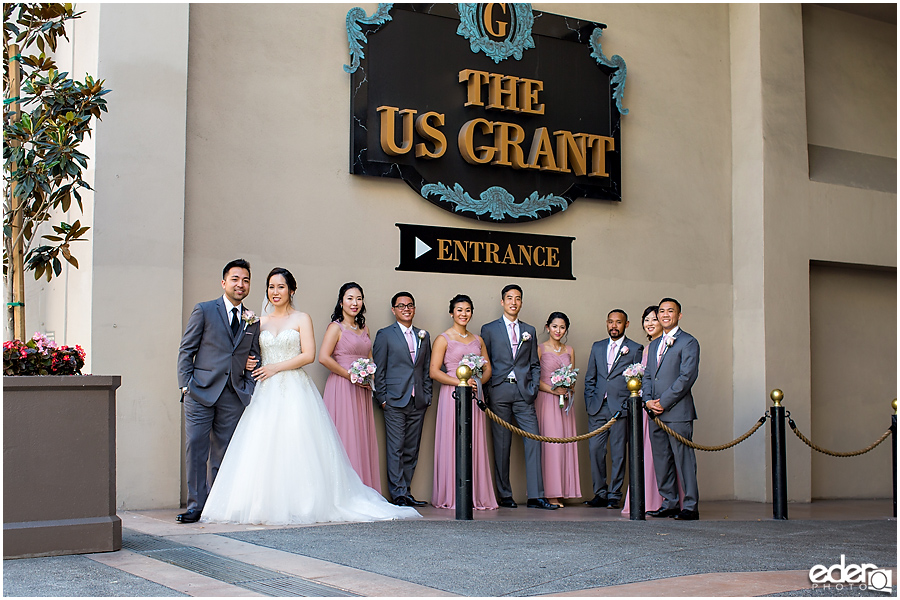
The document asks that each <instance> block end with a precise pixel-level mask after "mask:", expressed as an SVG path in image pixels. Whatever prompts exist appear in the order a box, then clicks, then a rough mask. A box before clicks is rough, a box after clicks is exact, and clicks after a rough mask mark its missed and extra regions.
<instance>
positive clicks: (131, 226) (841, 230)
mask: <svg viewBox="0 0 900 600" xmlns="http://www.w3.org/2000/svg"><path fill="white" fill-rule="evenodd" d="M351 6H352V5H350V4H334V5H331V4H278V5H273V4H268V5H266V4H263V5H253V6H252V7H250V6H249V5H241V4H220V5H216V4H195V5H190V6H188V5H185V4H174V5H115V4H113V5H107V4H103V5H86V6H82V8H88V10H89V17H88V20H87V21H85V24H84V28H83V31H84V32H85V33H84V36H83V37H82V38H81V42H78V41H76V44H75V47H76V50H77V51H76V52H75V53H74V55H75V56H76V57H78V56H82V57H83V58H82V59H76V60H83V61H86V62H84V63H82V64H85V65H88V66H85V70H91V71H92V72H93V71H94V70H96V71H97V74H98V75H99V76H100V77H105V78H106V79H107V85H108V87H110V88H111V89H113V90H114V91H113V93H112V94H110V96H109V100H110V114H109V115H108V116H105V117H104V120H103V122H102V123H101V124H100V125H99V126H98V128H97V134H96V145H97V151H96V164H95V167H96V173H95V181H94V186H95V188H96V189H97V192H96V202H95V206H94V214H93V217H92V224H93V227H94V229H93V230H92V234H93V235H92V238H91V239H92V242H91V244H90V248H88V249H87V251H88V256H91V253H92V258H91V259H90V260H89V261H87V262H90V264H84V262H85V261H82V262H83V266H82V270H81V271H80V272H78V273H77V274H76V273H74V272H73V271H71V270H68V269H67V276H68V277H69V279H68V284H65V282H64V280H60V282H59V283H55V284H53V285H52V286H50V287H46V289H44V290H43V291H41V290H40V289H39V287H38V288H35V287H32V288H30V292H29V294H31V295H32V297H31V298H30V299H29V302H30V303H32V304H34V305H36V306H37V307H39V308H36V309H35V310H34V311H31V312H29V328H30V329H31V328H33V329H43V330H54V331H61V330H65V331H67V332H68V333H67V337H66V341H67V342H68V343H81V344H83V345H86V347H87V348H88V352H89V360H90V367H91V370H92V371H93V372H95V373H117V374H121V375H122V376H123V385H122V388H121V389H120V391H119V401H118V407H119V421H118V426H119V442H118V483H119V485H118V495H119V500H118V504H119V506H120V507H123V508H162V507H174V506H176V505H177V504H178V502H179V498H180V493H181V470H182V466H181V452H180V445H181V427H182V425H181V408H180V405H179V404H178V402H177V392H176V389H177V381H176V376H175V358H176V354H177V348H178V343H179V339H180V336H181V332H182V330H183V327H184V323H185V321H186V319H187V316H188V314H189V313H190V311H191V309H192V307H193V305H194V304H195V303H196V302H198V301H202V300H207V299H211V298H214V297H216V296H218V295H220V294H221V287H220V285H219V281H220V273H221V268H222V266H223V264H224V263H225V262H227V261H228V260H230V259H232V258H235V257H237V256H243V257H244V258H247V259H248V260H250V261H251V263H252V265H253V269H254V284H253V288H252V293H251V295H250V298H249V300H248V304H249V305H250V306H251V307H252V308H256V307H259V306H260V305H261V304H262V300H263V282H264V278H265V274H266V272H267V271H268V270H269V269H270V268H271V267H273V266H275V265H279V266H284V267H287V268H289V269H291V270H292V271H293V272H294V274H295V275H296V276H297V279H298V281H299V282H300V290H299V292H298V294H297V296H296V298H295V303H296V305H297V307H298V308H299V309H300V310H304V311H306V312H308V313H310V314H311V316H312V318H313V321H314V323H315V327H316V334H317V335H316V339H317V341H318V342H321V339H322V335H323V334H324V329H325V326H326V325H327V323H328V317H329V315H330V314H331V309H332V308H333V306H334V302H335V295H336V293H337V289H338V287H339V286H340V284H341V283H343V282H345V281H349V280H351V279H352V280H356V281H358V282H359V283H360V284H362V285H363V287H364V288H365V291H366V298H367V304H368V308H369V312H368V318H369V326H370V329H371V330H372V333H373V335H374V332H375V330H377V329H378V328H380V327H383V326H385V325H387V324H389V323H390V322H391V315H390V312H389V310H388V306H387V305H388V302H389V299H390V297H391V295H392V294H393V293H394V292H395V291H398V290H400V289H408V290H410V291H412V292H413V293H414V294H415V295H416V299H417V304H418V307H419V308H418V315H417V319H416V323H417V325H419V326H420V327H424V328H426V329H428V330H429V331H431V333H432V335H433V336H434V335H437V334H438V333H439V332H441V331H443V330H444V329H446V328H447V327H448V326H449V323H450V320H449V316H448V315H447V313H446V311H447V301H448V299H449V298H450V297H452V296H453V295H454V294H456V293H459V292H462V293H468V294H469V295H471V296H472V297H473V299H474V302H475V309H476V316H475V319H474V322H473V325H474V326H475V327H476V328H477V327H480V325H481V324H482V323H484V322H487V321H489V320H492V319H495V318H497V317H498V316H499V314H500V307H499V297H498V296H499V290H500V288H501V287H502V286H503V285H504V284H505V283H507V282H508V280H507V279H505V278H496V277H482V276H468V275H439V274H433V273H408V272H398V271H396V270H395V269H394V267H396V265H397V263H398V261H399V256H398V254H399V253H398V245H399V244H398V242H399V234H398V230H397V228H396V227H395V225H394V224H395V223H398V222H403V223H417V224H423V225H442V226H450V227H460V228H474V229H491V230H504V231H516V232H529V233H545V234H552V235H567V236H574V237H575V238H576V240H575V242H574V246H573V249H574V274H575V276H576V277H577V279H576V280H575V281H547V280H530V279H523V280H519V281H518V283H519V284H521V285H522V286H523V288H524V290H525V305H524V309H523V312H522V318H523V319H524V320H525V321H527V322H529V323H531V324H533V325H536V326H538V327H540V326H541V325H542V324H543V322H544V320H545V319H546V316H547V314H549V313H550V312H551V311H553V310H563V311H565V312H566V313H568V315H569V316H570V318H571V320H572V331H571V334H570V336H569V341H570V343H571V344H572V345H573V346H574V347H575V350H576V354H577V365H576V366H579V367H581V368H582V373H583V372H584V367H585V365H586V361H587V354H588V351H589V349H590V345H591V343H592V342H593V341H595V340H598V339H602V338H604V337H605V336H606V332H605V326H604V321H605V316H606V313H607V312H608V310H609V309H611V308H613V307H621V308H624V309H626V310H627V311H628V312H629V313H630V315H631V326H630V328H629V330H628V334H629V336H630V337H632V338H634V339H638V340H643V338H642V336H641V332H640V323H639V320H640V313H641V311H642V310H643V308H644V307H645V306H646V305H648V304H651V303H655V302H656V301H658V300H659V298H660V297H661V296H663V295H672V296H675V297H677V298H679V299H680V300H681V301H682V303H683V305H684V319H683V321H682V324H683V325H684V328H685V329H686V330H688V331H690V332H691V333H693V334H694V335H696V336H697V338H698V339H699V340H700V344H701V347H702V359H701V367H700V379H699V380H698V383H697V385H696V386H695V394H694V396H695V399H696V403H697V409H698V413H699V420H698V421H697V423H696V425H695V436H694V437H695V440H697V441H699V442H701V443H706V444H716V443H720V442H724V441H727V440H730V439H731V438H733V437H735V436H736V435H738V434H740V433H743V432H744V431H746V429H748V428H749V427H750V425H751V424H752V423H753V422H754V421H755V420H756V419H757V418H758V417H759V416H760V415H761V414H762V413H763V412H765V411H766V410H767V408H768V406H769V404H770V403H769V401H768V398H767V396H768V392H769V391H770V390H771V389H772V388H775V387H779V388H781V389H783V390H784V391H785V394H786V396H785V403H786V405H787V406H788V408H789V409H790V410H791V411H792V414H793V416H794V418H795V419H796V420H797V422H798V425H800V426H801V427H803V426H804V424H805V425H806V430H809V429H810V427H809V424H810V420H811V416H812V410H813V409H812V404H811V389H812V388H813V387H814V386H813V385H812V384H811V378H812V377H813V367H812V365H811V359H810V344H811V343H812V338H811V329H810V318H811V308H810V305H811V292H810V261H811V260H818V261H831V262H838V263H859V264H864V265H876V266H881V267H888V268H895V267H896V194H890V193H885V192H876V191H871V190H866V189H859V188H848V187H844V186H839V185H833V184H825V183H819V182H811V181H809V175H808V165H807V160H806V155H807V144H819V145H827V146H829V147H832V148H838V149H841V150H852V151H854V152H863V153H868V154H872V155H880V156H883V157H895V156H896V152H895V151H894V152H891V151H890V150H891V149H893V148H895V146H896V131H895V130H896V116H895V113H896V75H895V70H896V58H895V49H894V51H893V52H890V53H888V54H889V56H888V57H887V58H885V59H883V60H881V61H879V60H878V59H879V58H880V57H882V50H883V48H882V46H883V45H884V44H887V43H888V42H889V41H890V40H893V41H894V48H895V47H896V41H895V40H896V26H887V25H885V24H884V23H880V22H876V21H871V20H870V19H865V18H863V17H857V16H854V15H850V14H847V13H840V14H839V15H838V16H837V18H835V15H833V14H831V13H833V12H834V11H833V9H826V8H823V7H817V6H806V7H803V8H801V7H800V5H796V4H794V5H790V4H771V5H770V4H765V5H757V4H739V5H723V4H702V5H701V4H681V5H668V4H664V5H652V4H605V5H600V4H574V3H573V4H547V5H542V4H536V5H535V8H536V9H538V10H541V9H546V10H548V11H550V12H554V13H558V14H566V15H571V16H573V17H580V18H584V19H590V20H596V21H601V22H604V23H607V24H608V26H609V28H608V29H607V30H606V31H605V33H604V36H603V49H604V52H605V53H606V54H607V55H612V54H620V55H621V56H623V57H624V58H625V60H626V61H627V64H628V73H629V75H628V80H627V84H626V90H625V101H624V104H625V106H626V107H627V108H629V109H630V111H631V112H630V114H628V115H627V116H625V117H623V119H622V127H623V135H622V145H623V183H622V188H623V193H624V200H623V202H621V203H612V202H604V201H597V200H587V199H580V200H578V201H577V202H576V203H574V204H573V205H572V206H571V207H570V208H569V209H568V210H567V211H565V212H563V213H559V214H557V215H554V216H552V217H549V218H546V219H543V220H540V221H538V222H534V223H528V224H520V225H500V224H496V225H495V224H490V223H481V222H476V221H472V220H468V219H464V218H461V217H458V216H455V215H453V214H451V213H448V212H445V211H443V210H441V209H439V208H437V207H435V206H434V205H432V204H430V203H429V202H427V201H425V200H423V199H421V198H420V197H418V196H417V195H416V194H415V193H414V192H413V191H412V190H411V189H410V188H409V187H408V186H407V185H406V184H405V183H403V182H402V181H400V180H388V179H385V180H381V179H374V178H364V177H357V176H352V175H350V174H349V172H348V170H349V169H348V163H349V157H348V153H349V151H348V138H349V135H348V130H349V112H350V111H349V102H350V91H349V86H350V77H349V76H348V75H347V74H346V73H345V72H344V71H343V69H342V68H341V65H343V64H345V63H348V62H349V56H348V46H347V38H346V30H345V17H346V13H347V11H348V10H349V9H350V8H351ZM362 6H363V7H364V8H365V9H366V11H367V12H368V13H369V14H371V13H372V12H373V11H374V10H375V7H376V5H375V4H374V3H368V4H364V5H362ZM841 22H842V23H846V25H847V26H846V27H836V26H835V24H836V23H841ZM91 28H93V29H91ZM869 32H874V33H873V34H872V35H869ZM85 38H86V39H85ZM869 38H871V39H869ZM268 40H277V43H275V42H268ZM91 44H93V45H91ZM830 44H835V45H836V46H837V47H838V48H840V49H843V50H842V51H843V52H845V53H851V54H852V53H856V54H857V55H864V56H867V57H869V59H867V60H865V61H863V62H862V63H859V62H857V63H853V62H852V61H851V62H849V63H847V62H842V61H838V65H837V68H836V69H832V70H829V71H827V75H828V78H833V77H837V78H838V80H837V83H836V84H835V83H834V82H832V81H831V80H830V79H827V78H824V77H823V75H824V74H826V72H825V71H823V70H822V68H821V65H823V64H828V61H829V60H830V59H829V58H828V57H829V56H831V54H829V53H828V52H832V49H831V48H829V45H830ZM826 51H827V52H826ZM92 56H93V57H92ZM92 61H93V62H92ZM885 61H886V62H887V63H890V64H887V65H885ZM891 61H893V62H891ZM76 64H78V63H77V62H76ZM92 64H94V65H96V69H92V68H91V67H90V65H92ZM891 65H893V67H891ZM886 69H887V71H888V72H889V73H890V74H891V75H892V76H893V79H892V80H891V81H889V82H884V81H882V82H877V81H873V79H877V78H884V77H885V75H884V72H885V70H886ZM854 86H856V88H859V86H862V88H863V89H865V90H867V93H869V98H870V100H871V101H872V102H874V103H876V104H877V105H878V106H877V110H859V107H858V105H857V104H854V103H853V102H852V100H853V99H852V98H844V97H840V98H838V97H834V94H835V93H836V92H835V90H834V88H835V87H837V88H839V89H841V90H847V92H846V93H853V92H852V90H854V89H856V88H854ZM811 95H812V96H813V97H811ZM886 105H888V106H887V107H886ZM847 111H852V115H848V114H847ZM886 115H887V116H886ZM848 116H852V119H853V120H854V123H855V129H853V131H849V130H844V129H841V128H840V127H832V125H831V124H830V120H846V119H847V117H848ZM891 135H893V141H892V139H891ZM89 210H90V207H89ZM81 256H82V255H79V258H80V257H81ZM824 289H828V288H827V286H826V287H825V288H824ZM35 290H37V292H40V293H35ZM38 297H39V298H40V299H38ZM851 301H852V299H851V300H848V302H851ZM32 319H34V321H32ZM66 319H67V321H66ZM51 328H53V329H51ZM75 334H77V335H75ZM58 338H59V336H58ZM543 339H545V338H544V337H543V336H542V337H541V340H543ZM85 340H89V341H85ZM885 343H892V344H894V346H895V345H896V339H894V340H888V341H887V342H885ZM308 371H309V372H310V374H311V375H312V376H313V378H314V380H315V381H316V383H317V384H318V386H319V388H320V389H321V388H322V387H323V386H324V381H325V378H326V375H327V372H326V370H325V369H324V368H323V367H321V366H319V365H317V364H316V365H311V366H310V367H308ZM894 375H895V374H894ZM579 400H580V394H579ZM888 400H889V399H888ZM581 406H583V405H581V404H579V408H580V407H581ZM830 410H831V409H827V410H823V411H821V413H822V414H819V412H817V413H816V420H815V421H814V423H815V427H816V430H820V428H823V427H824V428H825V429H824V430H828V428H829V427H831V426H832V425H834V424H836V423H838V422H839V421H840V419H842V418H844V415H842V414H840V413H835V412H833V411H832V412H829V411H830ZM434 413H435V411H434V408H432V409H431V410H430V411H429V413H428V417H427V420H426V425H425V434H424V439H423V446H422V453H421V455H420V462H419V469H418V471H417V474H416V478H415V480H414V482H413V493H414V494H415V495H416V496H417V497H421V498H426V499H427V498H429V497H430V491H431V475H432V455H433V453H432V447H433V430H434ZM376 414H377V413H376ZM577 416H578V430H579V431H580V432H584V431H586V430H587V419H586V417H585V415H584V411H583V409H581V410H579V411H578V413H577ZM377 418H378V423H377V428H378V430H379V435H383V427H382V423H381V419H380V414H378V417H377ZM788 444H789V446H788V447H789V456H790V462H789V467H788V472H789V474H790V486H789V491H790V497H791V499H792V500H808V499H809V498H811V497H812V496H813V494H814V493H816V492H815V491H814V490H818V489H820V488H819V487H818V485H817V484H814V483H813V478H814V477H816V476H817V475H816V471H815V469H814V462H813V459H812V458H811V455H810V452H809V451H808V450H807V449H805V448H803V447H801V446H799V445H798V444H797V440H795V439H789V440H788ZM848 445H850V444H849V443H848ZM381 452H382V454H383V440H382V444H381ZM580 456H581V459H582V469H581V483H582V490H583V492H584V493H585V495H589V494H590V490H591V483H590V473H589V470H588V469H587V465H586V464H585V459H586V443H583V444H582V445H581V446H580ZM853 460H857V461H861V462H858V463H855V465H859V466H857V467H854V468H860V469H862V470H866V469H867V468H868V466H867V465H868V463H866V462H864V461H865V460H866V459H865V458H860V459H853ZM512 461H513V465H514V469H513V477H512V480H513V486H514V490H515V493H516V497H517V498H519V499H523V498H524V496H525V482H524V469H523V466H522V465H523V458H522V451H521V444H520V443H518V442H517V443H516V444H514V453H513V458H512ZM768 461H769V458H768V439H767V438H765V437H763V434H762V433H758V434H756V435H755V436H754V437H753V438H751V439H750V440H748V441H747V442H745V443H744V444H741V446H739V447H738V448H737V449H735V450H729V451H725V452H718V453H699V454H698V466H699V481H700V493H701V497H702V498H703V499H705V500H713V499H727V498H739V499H748V500H758V501H767V500H770V499H771V491H770V490H769V480H770V471H769V466H768ZM382 464H383V457H382ZM823 493H828V494H831V492H823ZM872 493H875V494H881V493H882V492H881V491H875V492H872Z"/></svg>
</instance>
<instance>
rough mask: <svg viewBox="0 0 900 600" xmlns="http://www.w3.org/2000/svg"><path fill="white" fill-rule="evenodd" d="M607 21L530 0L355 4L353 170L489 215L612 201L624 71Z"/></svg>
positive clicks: (504, 218) (451, 207)
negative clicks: (372, 8) (368, 8)
mask: <svg viewBox="0 0 900 600" xmlns="http://www.w3.org/2000/svg"><path fill="white" fill-rule="evenodd" d="M605 27H606V26H605V25H603V24H601V23H595V22H590V21H580V20H578V19H571V18H568V17H562V16H559V15H553V14H549V13H541V12H535V11H533V10H532V8H531V5H530V4H512V3H490V4H459V5H452V4H427V5H426V4H403V5H399V4H398V5H392V4H380V5H379V7H378V10H377V11H376V12H375V13H374V14H373V15H372V16H366V14H365V11H363V10H362V9H361V8H354V9H352V10H350V12H349V13H347V33H348V39H349V43H350V55H351V64H350V65H345V66H344V69H345V70H346V71H347V72H349V73H351V86H350V93H351V103H352V110H351V132H350V172H351V173H353V174H355V175H370V176H376V177H396V178H401V179H403V180H404V181H406V182H407V184H409V185H410V187H412V188H413V189H414V190H415V191H416V192H417V193H419V194H420V195H421V196H422V197H423V198H426V199H427V200H429V201H431V202H433V203H434V204H436V205H438V206H440V207H442V208H444V209H446V210H448V211H452V212H454V213H456V214H460V215H462V216H465V217H469V218H473V219H478V220H489V221H493V222H508V223H511V222H520V221H531V220H535V219H541V218H544V217H547V216H549V215H551V214H554V213H556V212H559V211H561V210H565V209H566V208H568V206H569V205H570V204H571V203H572V202H574V201H575V199H576V198H579V197H586V198H598V199H605V200H614V201H620V200H621V199H622V192H621V175H622V161H621V156H622V136H621V128H620V120H621V115H623V114H627V112H628V111H627V110H625V109H623V108H622V98H623V94H624V89H625V76H626V67H625V61H624V60H623V59H622V58H621V57H620V56H613V57H612V58H611V59H610V58H607V57H606V56H605V55H604V54H603V51H602V48H601V44H600V40H601V36H602V33H603V29H604V28H605Z"/></svg>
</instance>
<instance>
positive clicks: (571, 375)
mask: <svg viewBox="0 0 900 600" xmlns="http://www.w3.org/2000/svg"><path fill="white" fill-rule="evenodd" d="M577 381H578V369H573V368H572V365H566V366H565V367H560V368H558V369H557V370H555V371H553V372H552V373H550V384H551V385H552V386H553V387H555V388H557V387H561V388H566V389H567V390H569V392H568V393H567V394H566V395H560V396H559V407H560V408H562V407H564V406H565V405H566V396H568V395H569V394H571V390H572V388H574V387H575V383H576V382H577Z"/></svg>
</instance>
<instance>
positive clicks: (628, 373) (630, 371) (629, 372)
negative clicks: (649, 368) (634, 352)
mask: <svg viewBox="0 0 900 600" xmlns="http://www.w3.org/2000/svg"><path fill="white" fill-rule="evenodd" d="M644 370H645V368H644V365H642V364H641V363H634V364H633V365H631V366H629V367H628V368H627V369H625V372H624V373H623V375H625V379H637V380H638V381H640V380H642V379H643V378H644Z"/></svg>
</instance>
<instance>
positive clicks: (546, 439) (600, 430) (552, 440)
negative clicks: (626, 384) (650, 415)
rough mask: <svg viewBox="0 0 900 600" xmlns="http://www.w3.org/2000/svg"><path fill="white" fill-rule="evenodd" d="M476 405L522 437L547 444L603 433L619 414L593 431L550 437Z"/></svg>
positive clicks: (577, 439)
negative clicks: (508, 420) (533, 431)
mask: <svg viewBox="0 0 900 600" xmlns="http://www.w3.org/2000/svg"><path fill="white" fill-rule="evenodd" d="M478 407H479V408H481V410H483V411H484V414H486V415H487V416H489V417H490V418H491V420H493V421H494V422H495V423H497V424H499V425H502V426H503V427H506V428H507V429H509V430H510V431H512V432H513V433H518V434H519V435H521V436H522V437H527V438H529V439H532V440H537V441H539V442H547V443H548V444H570V443H572V442H580V441H582V440H586V439H588V438H592V437H594V436H595V435H599V434H601V433H603V432H604V431H606V430H607V429H609V428H610V427H612V426H613V424H614V423H615V422H616V419H617V418H618V416H619V413H616V414H615V415H613V418H612V419H610V420H609V421H607V422H606V424H605V425H603V426H602V427H599V428H597V429H595V430H594V431H591V432H590V433H583V434H581V435H576V436H575V437H567V438H552V437H547V436H545V435H536V434H534V433H528V432H527V431H524V430H522V429H519V428H518V427H516V426H515V425H513V424H512V423H507V422H506V421H504V420H503V419H501V418H500V417H498V416H497V415H495V414H494V411H492V410H491V409H490V408H488V407H487V405H485V406H484V407H482V406H481V403H479V404H478Z"/></svg>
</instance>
